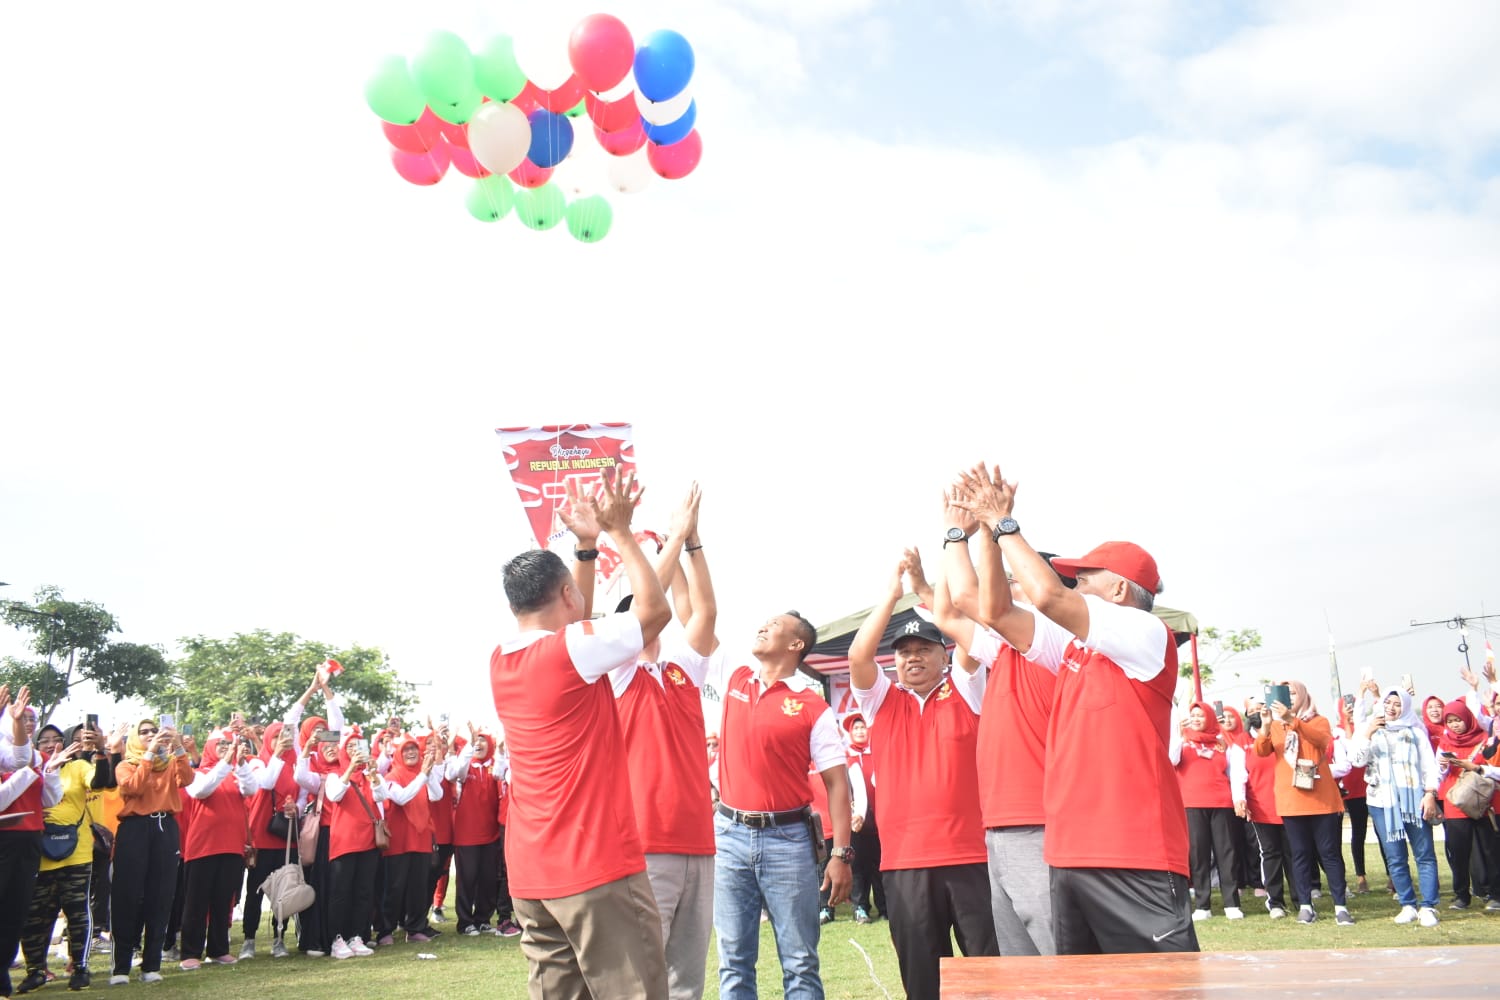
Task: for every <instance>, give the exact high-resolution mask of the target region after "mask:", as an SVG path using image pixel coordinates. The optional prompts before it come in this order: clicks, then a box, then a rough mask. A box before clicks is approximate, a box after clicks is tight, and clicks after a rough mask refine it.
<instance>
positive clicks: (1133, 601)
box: [1125, 580, 1156, 611]
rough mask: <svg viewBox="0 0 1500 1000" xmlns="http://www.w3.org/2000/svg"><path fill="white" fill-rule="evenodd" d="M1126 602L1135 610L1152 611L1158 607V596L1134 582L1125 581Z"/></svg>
mask: <svg viewBox="0 0 1500 1000" xmlns="http://www.w3.org/2000/svg"><path fill="white" fill-rule="evenodd" d="M1125 600H1126V602H1127V603H1128V604H1129V605H1130V606H1131V607H1134V608H1140V609H1141V610H1142V611H1150V610H1151V609H1152V608H1153V607H1155V606H1156V595H1155V594H1153V593H1151V591H1149V590H1147V589H1146V588H1145V587H1142V586H1141V585H1140V584H1138V583H1136V582H1134V581H1133V580H1126V581H1125Z"/></svg>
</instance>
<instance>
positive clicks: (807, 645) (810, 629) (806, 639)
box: [786, 611, 818, 660]
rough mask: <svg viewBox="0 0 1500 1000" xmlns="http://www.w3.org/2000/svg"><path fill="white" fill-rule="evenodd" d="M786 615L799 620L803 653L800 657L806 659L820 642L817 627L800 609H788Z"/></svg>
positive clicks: (798, 635) (798, 625)
mask: <svg viewBox="0 0 1500 1000" xmlns="http://www.w3.org/2000/svg"><path fill="white" fill-rule="evenodd" d="M786 616H787V617H788V618H795V619H796V620H797V638H799V639H801V640H802V655H801V657H800V658H799V659H801V660H806V659H807V655H808V654H809V653H811V652H812V650H813V647H814V646H816V645H817V644H818V630H817V627H816V626H814V625H813V623H812V622H810V621H808V620H807V619H806V618H803V617H802V612H800V611H788V612H786Z"/></svg>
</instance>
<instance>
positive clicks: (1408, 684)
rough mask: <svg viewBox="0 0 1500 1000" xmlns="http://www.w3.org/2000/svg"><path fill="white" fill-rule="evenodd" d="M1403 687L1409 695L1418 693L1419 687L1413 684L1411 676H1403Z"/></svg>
mask: <svg viewBox="0 0 1500 1000" xmlns="http://www.w3.org/2000/svg"><path fill="white" fill-rule="evenodd" d="M1401 687H1402V688H1403V689H1404V690H1405V691H1406V693H1407V694H1410V695H1415V694H1416V693H1417V686H1416V685H1415V684H1413V683H1412V680H1411V674H1402V675H1401Z"/></svg>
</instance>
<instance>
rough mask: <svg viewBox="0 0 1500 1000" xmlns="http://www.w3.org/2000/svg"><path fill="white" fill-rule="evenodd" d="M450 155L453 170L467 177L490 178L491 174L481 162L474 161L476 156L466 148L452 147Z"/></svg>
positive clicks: (449, 149)
mask: <svg viewBox="0 0 1500 1000" xmlns="http://www.w3.org/2000/svg"><path fill="white" fill-rule="evenodd" d="M448 155H449V157H450V158H451V159H452V160H453V169H455V170H457V171H458V172H459V173H461V174H463V175H464V176H465V177H488V176H489V175H490V172H489V171H488V170H486V169H484V167H482V166H480V165H479V161H478V160H476V159H474V154H473V153H471V152H469V150H468V148H467V147H465V146H452V145H450V146H449V147H448Z"/></svg>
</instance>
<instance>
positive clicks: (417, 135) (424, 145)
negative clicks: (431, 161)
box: [380, 108, 444, 153]
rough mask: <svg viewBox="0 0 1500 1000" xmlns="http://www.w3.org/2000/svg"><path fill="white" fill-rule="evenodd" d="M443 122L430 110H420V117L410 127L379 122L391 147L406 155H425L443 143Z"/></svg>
mask: <svg viewBox="0 0 1500 1000" xmlns="http://www.w3.org/2000/svg"><path fill="white" fill-rule="evenodd" d="M443 124H444V122H443V120H442V119H441V118H439V117H438V116H437V115H435V114H433V113H432V109H431V108H423V109H422V117H420V118H418V119H417V120H416V121H415V122H413V123H412V124H410V125H393V124H391V123H390V122H381V123H380V127H381V130H382V131H384V132H385V137H386V139H388V140H389V141H390V144H391V145H392V146H395V147H396V148H397V149H402V150H405V151H406V152H408V153H425V152H427V151H428V150H429V149H431V148H432V147H433V146H435V145H437V144H438V143H440V142H442V141H443V134H442V128H441V127H442V125H443Z"/></svg>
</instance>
